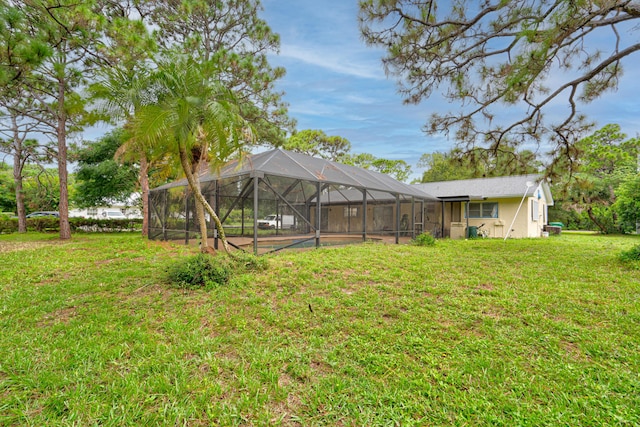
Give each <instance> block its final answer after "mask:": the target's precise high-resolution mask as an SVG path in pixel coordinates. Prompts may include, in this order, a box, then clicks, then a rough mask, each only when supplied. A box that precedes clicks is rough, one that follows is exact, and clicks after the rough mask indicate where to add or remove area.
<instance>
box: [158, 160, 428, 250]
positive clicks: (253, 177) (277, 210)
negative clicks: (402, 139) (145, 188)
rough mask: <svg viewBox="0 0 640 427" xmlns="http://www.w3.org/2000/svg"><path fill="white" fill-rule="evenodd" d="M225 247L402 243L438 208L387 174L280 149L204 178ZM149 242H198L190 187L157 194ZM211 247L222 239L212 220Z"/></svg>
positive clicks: (204, 188) (162, 189) (168, 187)
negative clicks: (369, 241)
mask: <svg viewBox="0 0 640 427" xmlns="http://www.w3.org/2000/svg"><path fill="white" fill-rule="evenodd" d="M200 185H201V188H202V193H203V195H204V197H205V198H206V199H207V201H208V202H209V204H210V205H211V206H212V208H213V209H214V210H215V212H216V213H217V215H218V216H219V217H220V219H221V221H222V224H223V228H224V231H225V234H226V236H227V241H228V242H229V244H230V245H231V246H232V247H234V248H236V249H241V250H245V251H250V252H253V253H255V254H263V253H267V252H272V251H278V250H281V249H288V248H305V247H319V246H324V245H336V244H348V243H356V242H363V241H368V240H378V241H391V242H395V243H399V242H401V241H403V240H409V239H410V238H413V237H415V236H416V235H417V234H419V233H421V232H422V231H423V227H424V224H425V212H427V211H429V210H432V209H433V206H434V205H436V204H437V203H438V202H437V200H436V199H435V198H433V197H431V196H429V195H427V194H425V193H423V192H422V191H420V190H419V189H417V188H415V187H413V186H410V185H407V184H404V183H402V182H399V181H396V180H395V179H393V178H391V177H390V176H388V175H385V174H381V173H378V172H373V171H369V170H366V169H361V168H357V167H354V166H347V165H343V164H340V163H336V162H331V161H328V160H324V159H319V158H315V157H310V156H307V155H304V154H300V153H294V152H290V151H285V150H281V149H275V150H271V151H267V152H264V153H259V154H254V155H251V156H247V158H245V159H243V160H242V161H241V162H238V161H233V162H230V163H228V164H227V165H225V166H224V167H223V168H222V169H221V170H220V171H218V172H217V173H206V174H203V175H201V176H200ZM149 205H150V207H149V216H150V218H149V237H150V238H151V239H156V240H180V241H184V242H185V243H187V244H188V243H198V242H199V241H200V239H201V236H200V234H199V232H200V228H199V226H198V223H197V217H196V215H195V200H194V197H193V196H192V195H191V194H190V191H189V189H188V185H187V182H186V180H181V181H176V182H173V183H170V184H166V185H163V186H161V187H158V188H155V189H153V190H151V192H150V196H149ZM206 221H207V229H208V234H209V235H208V236H207V238H208V239H209V241H210V243H211V244H212V245H213V246H214V247H215V248H218V244H219V242H218V240H219V239H218V233H217V232H216V230H215V225H214V223H213V221H212V220H211V218H209V215H208V214H207V217H206Z"/></svg>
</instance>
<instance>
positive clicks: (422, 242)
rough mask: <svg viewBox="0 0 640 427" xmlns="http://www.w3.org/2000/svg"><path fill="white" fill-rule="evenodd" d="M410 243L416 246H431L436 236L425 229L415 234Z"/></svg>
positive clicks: (434, 242)
mask: <svg viewBox="0 0 640 427" xmlns="http://www.w3.org/2000/svg"><path fill="white" fill-rule="evenodd" d="M412 243H413V244H414V245H416V246H433V245H435V244H436V238H435V237H433V236H432V235H431V234H430V233H429V232H426V231H425V232H424V233H422V234H420V235H418V236H416V238H415V239H413V241H412Z"/></svg>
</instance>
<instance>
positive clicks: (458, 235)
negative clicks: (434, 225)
mask: <svg viewBox="0 0 640 427" xmlns="http://www.w3.org/2000/svg"><path fill="white" fill-rule="evenodd" d="M465 228H466V224H465V223H464V222H452V223H451V238H452V239H464V237H465Z"/></svg>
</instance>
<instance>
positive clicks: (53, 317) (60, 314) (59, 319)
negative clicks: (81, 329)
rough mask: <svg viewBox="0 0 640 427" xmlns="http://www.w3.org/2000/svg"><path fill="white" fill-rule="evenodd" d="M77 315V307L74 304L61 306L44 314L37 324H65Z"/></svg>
mask: <svg viewBox="0 0 640 427" xmlns="http://www.w3.org/2000/svg"><path fill="white" fill-rule="evenodd" d="M77 315H78V308H77V307H76V306H71V307H65V308H61V309H60V310H56V311H54V312H52V313H49V314H47V315H45V316H44V317H43V318H42V320H40V322H38V326H52V325H54V324H57V323H62V324H67V323H69V322H70V321H71V319H73V318H74V317H76V316H77Z"/></svg>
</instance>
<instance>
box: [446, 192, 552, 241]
mask: <svg viewBox="0 0 640 427" xmlns="http://www.w3.org/2000/svg"><path fill="white" fill-rule="evenodd" d="M521 201H522V198H512V199H487V200H483V202H497V203H498V218H469V225H470V226H476V227H479V226H480V224H483V223H484V227H483V229H485V230H487V231H488V232H489V237H493V238H504V237H505V236H506V235H507V233H508V231H509V227H510V226H511V224H512V223H513V226H511V230H512V231H511V234H509V237H511V238H526V237H540V236H541V235H542V230H543V228H544V225H545V224H546V221H547V217H546V215H547V200H546V199H545V197H544V192H543V191H540V192H539V193H538V191H537V190H536V191H535V192H534V196H533V197H527V198H525V199H524V202H522V207H521V208H520V211H519V212H518V206H519V205H520V202H521ZM536 201H537V202H538V203H537V210H536V211H535V212H534V211H533V209H534V205H535V203H534V202H536ZM465 206H466V204H465V203H463V204H462V205H461V207H460V212H461V221H460V222H452V223H451V238H463V237H465V231H464V230H465V229H466V226H467V220H466V218H465V215H464V210H465ZM516 213H517V217H516ZM445 217H446V210H445ZM514 218H515V221H514ZM534 218H535V219H536V220H535V221H534ZM445 224H446V223H445Z"/></svg>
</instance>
